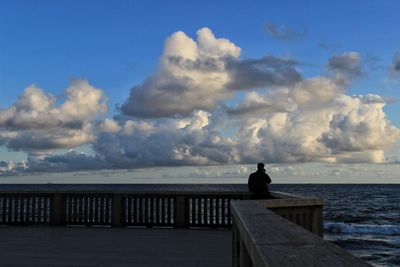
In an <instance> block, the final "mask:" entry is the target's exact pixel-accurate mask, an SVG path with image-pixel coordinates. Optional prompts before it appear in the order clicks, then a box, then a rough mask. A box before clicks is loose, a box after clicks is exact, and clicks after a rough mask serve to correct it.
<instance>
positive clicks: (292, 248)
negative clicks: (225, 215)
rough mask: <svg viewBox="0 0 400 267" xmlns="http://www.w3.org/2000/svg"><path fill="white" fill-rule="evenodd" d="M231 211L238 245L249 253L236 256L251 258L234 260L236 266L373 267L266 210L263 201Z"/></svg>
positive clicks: (237, 203)
mask: <svg viewBox="0 0 400 267" xmlns="http://www.w3.org/2000/svg"><path fill="white" fill-rule="evenodd" d="M231 210H232V218H233V225H234V229H233V232H234V235H235V234H236V235H239V236H236V237H235V236H234V243H235V242H236V243H240V244H243V245H240V249H239V250H243V249H246V250H247V251H244V252H243V251H240V253H236V255H240V256H239V257H249V259H248V260H243V259H239V260H234V262H235V263H234V264H236V265H234V266H243V267H247V266H255V267H265V266H273V267H275V266H276V267H285V266H288V267H289V266H299V267H303V266H304V267H306V266H307V267H308V266H321V267H322V266H324V267H339V266H352V267H362V266H370V265H369V264H367V263H366V262H364V261H362V260H360V259H358V258H356V257H355V256H353V255H351V254H350V253H348V252H346V251H344V250H343V249H341V248H339V247H337V246H335V245H333V244H331V243H329V242H327V241H325V240H323V239H322V238H320V237H319V236H317V235H315V234H312V233H311V232H309V231H307V230H305V229H303V228H302V227H300V226H298V225H296V224H294V223H291V222H290V221H288V220H286V219H284V218H282V217H281V216H280V215H278V214H276V213H274V212H272V211H270V210H268V209H266V208H265V207H264V206H262V205H260V203H259V201H256V200H246V201H233V202H232V203H231ZM238 239H239V241H238ZM234 251H235V249H234ZM247 255H248V256H247ZM234 257H235V254H234ZM250 262H251V264H252V265H250Z"/></svg>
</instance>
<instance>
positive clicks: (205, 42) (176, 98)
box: [121, 28, 301, 118]
mask: <svg viewBox="0 0 400 267" xmlns="http://www.w3.org/2000/svg"><path fill="white" fill-rule="evenodd" d="M240 52H241V49H240V48H239V47H238V46H236V45H235V44H234V43H232V42H231V41H229V40H228V39H225V38H216V37H215V36H214V34H213V33H212V31H211V30H210V29H208V28H202V29H200V30H199V31H197V39H196V41H195V40H193V39H191V38H190V37H189V36H187V35H186V34H185V33H183V32H176V33H174V34H172V35H171V36H170V37H169V38H167V40H166V41H165V44H164V52H163V54H162V56H161V58H160V61H159V66H158V69H157V71H156V72H155V73H154V74H153V75H151V76H150V77H149V78H148V79H146V80H145V81H144V83H143V84H142V85H139V86H135V87H134V88H132V90H131V93H130V96H129V98H128V99H127V100H126V101H125V102H124V104H123V105H122V106H121V111H122V112H123V113H124V114H127V115H132V116H136V117H145V118H146V117H147V118H159V117H174V116H183V117H185V116H190V114H191V113H192V112H193V110H205V111H210V110H213V109H214V108H215V107H216V106H218V105H219V104H220V103H221V102H222V101H225V100H228V99H232V98H234V92H235V91H237V90H249V89H253V88H255V87H257V88H259V87H272V86H280V85H287V84H290V83H293V82H296V81H298V80H301V76H300V74H299V72H298V71H297V70H296V69H295V68H294V66H295V65H296V64H297V62H296V61H294V60H290V59H282V58H278V57H274V56H267V57H264V58H261V59H247V60H241V59H240V58H239V56H240Z"/></svg>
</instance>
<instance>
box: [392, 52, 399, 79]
mask: <svg viewBox="0 0 400 267" xmlns="http://www.w3.org/2000/svg"><path fill="white" fill-rule="evenodd" d="M389 75H390V76H391V77H392V78H398V77H400V52H398V53H396V54H395V55H394V56H393V61H392V64H391V65H390V67H389Z"/></svg>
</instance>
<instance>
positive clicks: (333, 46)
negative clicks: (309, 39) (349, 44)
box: [318, 42, 341, 52]
mask: <svg viewBox="0 0 400 267" xmlns="http://www.w3.org/2000/svg"><path fill="white" fill-rule="evenodd" d="M318 47H320V48H322V49H326V50H328V51H331V52H336V51H337V50H339V49H340V47H341V45H340V44H338V43H329V42H319V43H318Z"/></svg>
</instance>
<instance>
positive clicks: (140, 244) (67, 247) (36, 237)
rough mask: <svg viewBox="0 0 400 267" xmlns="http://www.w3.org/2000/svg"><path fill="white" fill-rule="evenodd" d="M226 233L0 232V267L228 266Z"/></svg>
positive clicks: (132, 230)
mask: <svg viewBox="0 0 400 267" xmlns="http://www.w3.org/2000/svg"><path fill="white" fill-rule="evenodd" d="M231 242H232V239H231V231H230V230H211V229H207V230H205V229H204V230H203V229H201V230H193V229H140V228H100V227H99V228H97V227H87V228H86V227H33V226H32V227H10V226H4V227H0V266H30V267H32V266H41V267H42V266H74V267H78V266H79V267H86V266H112V267H114V266H139V267H147V266H188V267H192V266H218V267H223V266H227V267H228V266H231V260H232V252H231V250H232V248H231V246H232V243H231Z"/></svg>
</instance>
